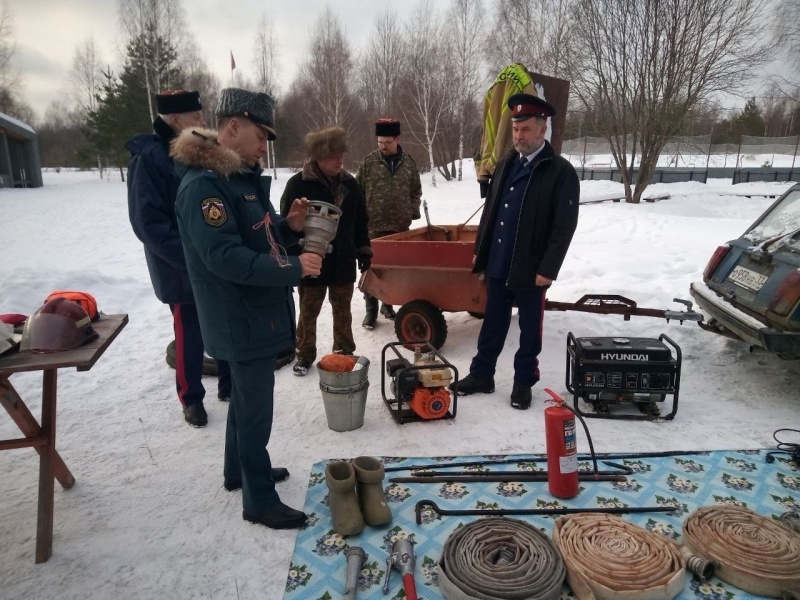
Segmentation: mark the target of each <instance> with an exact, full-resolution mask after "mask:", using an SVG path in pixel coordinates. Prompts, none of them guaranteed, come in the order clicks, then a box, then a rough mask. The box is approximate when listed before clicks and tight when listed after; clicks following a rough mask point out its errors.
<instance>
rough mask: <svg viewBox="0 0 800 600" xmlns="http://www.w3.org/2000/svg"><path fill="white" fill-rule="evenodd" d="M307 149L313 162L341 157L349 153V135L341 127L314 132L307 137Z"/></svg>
mask: <svg viewBox="0 0 800 600" xmlns="http://www.w3.org/2000/svg"><path fill="white" fill-rule="evenodd" d="M306 147H307V148H308V156H309V158H310V159H311V160H320V159H323V158H330V157H331V156H341V155H342V154H344V153H345V152H347V133H345V131H344V129H342V128H341V127H328V128H326V129H318V130H317V131H312V132H311V133H309V134H308V135H306Z"/></svg>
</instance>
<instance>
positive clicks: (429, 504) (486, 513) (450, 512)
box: [414, 500, 678, 525]
mask: <svg viewBox="0 0 800 600" xmlns="http://www.w3.org/2000/svg"><path fill="white" fill-rule="evenodd" d="M425 508H430V509H431V510H432V511H433V512H435V513H436V514H437V515H441V516H477V517H490V516H491V517H497V516H507V515H567V514H575V513H607V514H627V513H646V512H673V511H675V510H677V509H678V507H675V506H629V507H627V508H623V507H617V506H612V507H608V508H566V507H552V508H511V509H507V508H501V509H479V508H475V509H444V508H439V506H438V505H437V504H436V503H435V502H434V501H433V500H420V501H419V502H417V505H416V506H415V507H414V512H415V514H416V517H417V525H422V511H423V510H424V509H425Z"/></svg>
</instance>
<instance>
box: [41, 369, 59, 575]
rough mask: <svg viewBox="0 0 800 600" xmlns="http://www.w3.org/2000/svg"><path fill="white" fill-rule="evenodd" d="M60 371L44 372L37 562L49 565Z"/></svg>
mask: <svg viewBox="0 0 800 600" xmlns="http://www.w3.org/2000/svg"><path fill="white" fill-rule="evenodd" d="M57 375H58V370H57V369H48V370H46V371H44V377H43V381H42V433H43V434H44V436H45V437H46V438H47V444H45V445H44V446H42V447H41V448H40V449H39V512H38V517H37V524H36V562H37V563H43V562H47V560H48V559H49V558H50V555H51V554H52V553H53V502H54V497H53V496H54V494H55V477H54V476H53V456H54V454H55V447H56V377H57Z"/></svg>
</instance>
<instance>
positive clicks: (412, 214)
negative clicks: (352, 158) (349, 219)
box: [356, 150, 422, 239]
mask: <svg viewBox="0 0 800 600" xmlns="http://www.w3.org/2000/svg"><path fill="white" fill-rule="evenodd" d="M356 179H357V180H358V184H359V185H360V186H361V189H362V190H363V191H364V197H365V198H366V200H367V213H368V215H369V237H370V239H372V238H374V237H376V235H377V234H385V233H387V232H393V233H395V232H398V231H406V230H407V229H408V228H409V227H410V226H411V221H413V220H414V219H419V218H420V213H419V205H420V199H421V198H422V184H421V183H420V180H419V170H418V169H417V164H416V163H415V162H414V159H413V158H411V157H410V156H409V155H408V154H405V153H403V158H402V159H401V160H400V164H398V165H397V168H396V169H395V170H394V174H392V173H391V172H390V171H389V167H388V166H387V164H386V161H385V160H383V158H382V157H381V153H380V151H379V150H375V152H371V153H370V154H367V155H366V156H365V157H364V159H363V160H362V161H361V164H360V165H359V167H358V173H356Z"/></svg>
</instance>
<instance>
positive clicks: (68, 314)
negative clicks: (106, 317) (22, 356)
mask: <svg viewBox="0 0 800 600" xmlns="http://www.w3.org/2000/svg"><path fill="white" fill-rule="evenodd" d="M96 337H97V332H96V331H95V330H94V329H93V328H92V322H91V319H90V318H89V315H88V314H87V312H86V311H85V310H84V309H83V308H82V307H81V306H80V305H79V304H76V303H75V302H72V301H70V300H67V299H66V298H53V299H52V300H48V301H47V302H45V303H44V305H43V306H42V307H41V308H40V309H39V310H37V311H36V312H35V313H33V314H32V315H31V317H30V318H29V319H28V320H27V321H26V322H25V329H24V330H23V331H22V347H21V349H22V350H30V351H31V352H39V353H48V352H61V351H63V350H71V349H73V348H77V347H78V346H80V345H81V344H83V343H85V342H88V341H89V340H91V339H94V338H96Z"/></svg>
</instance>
